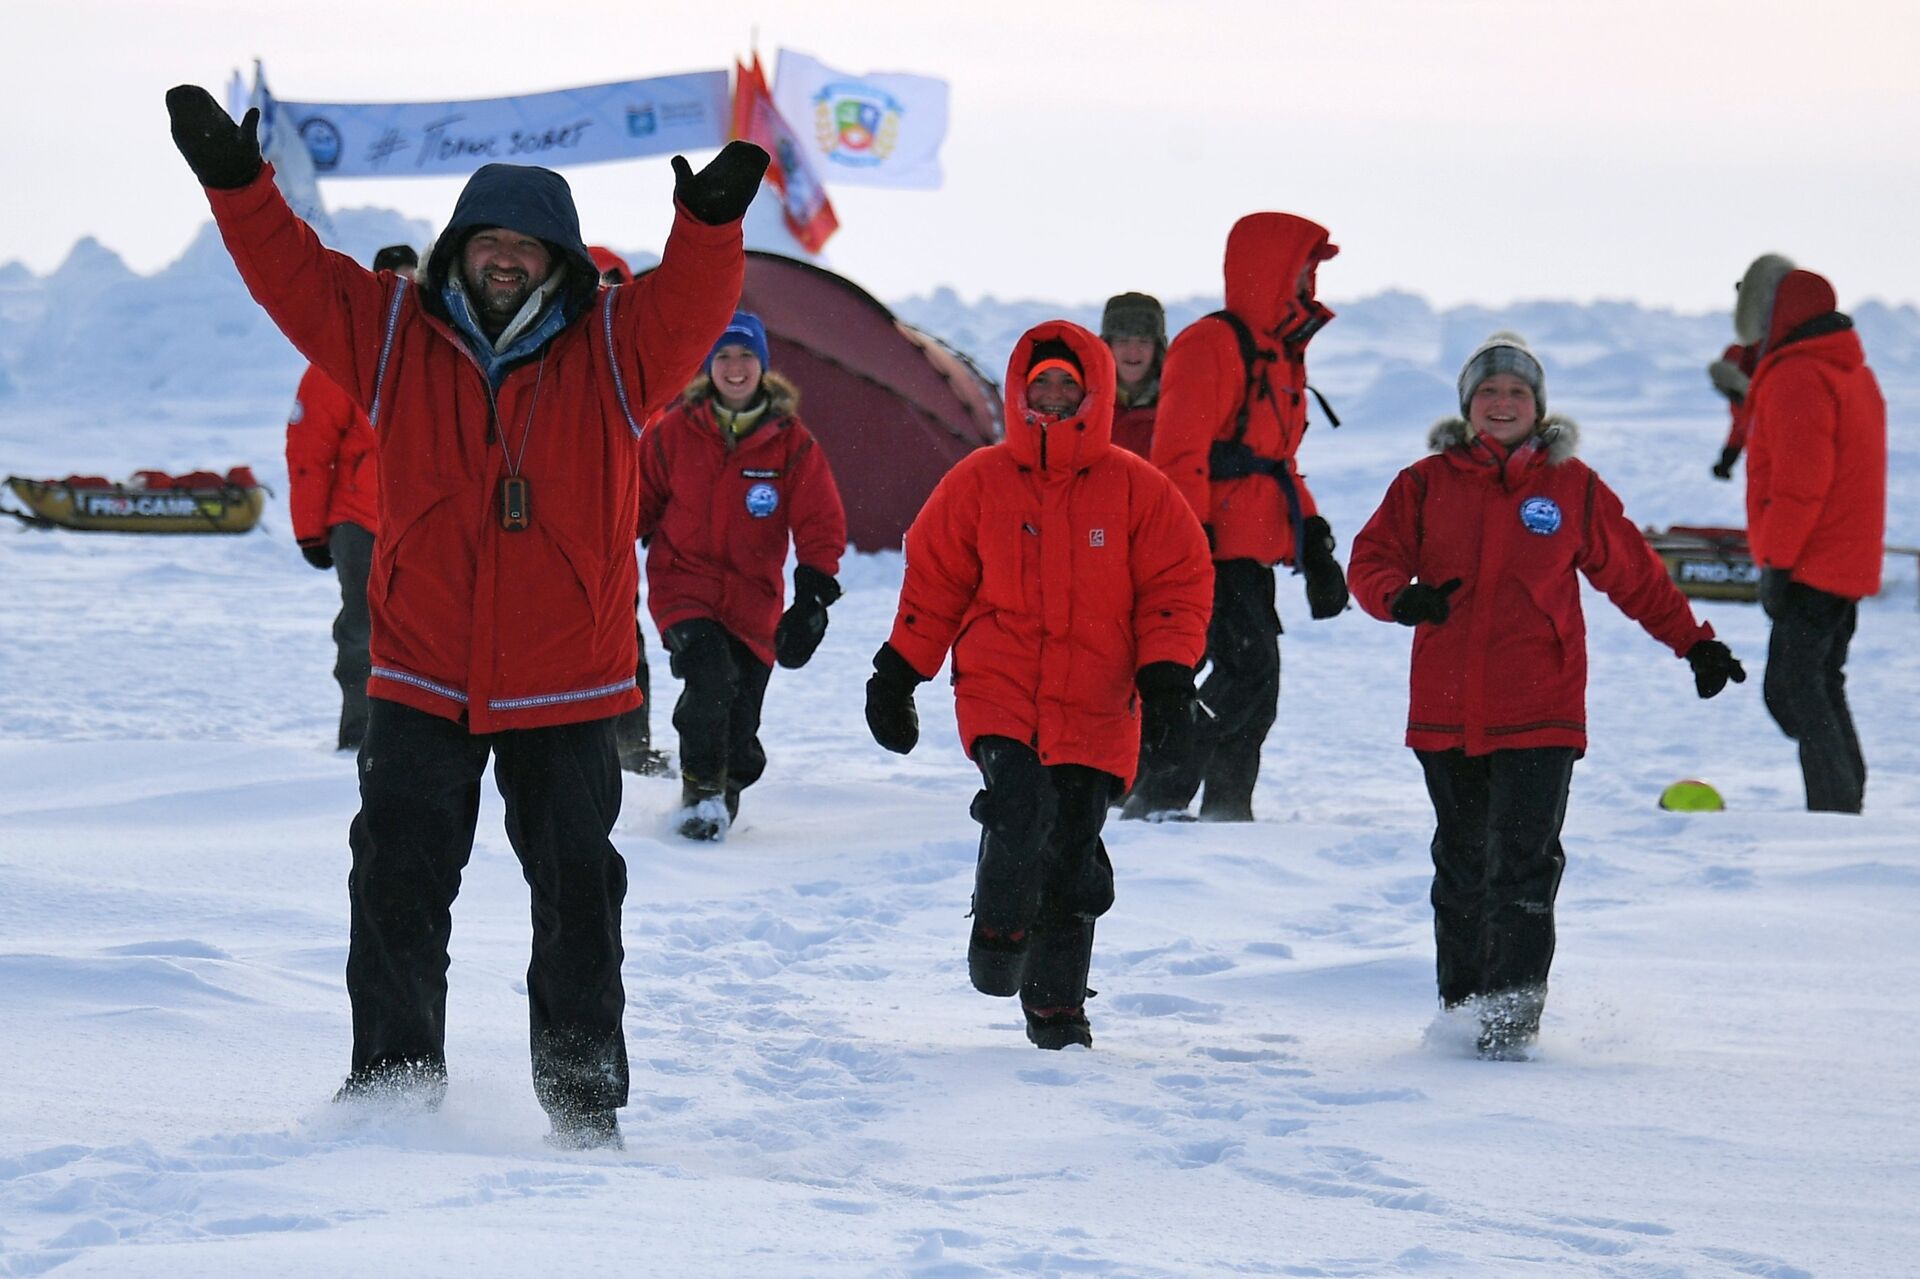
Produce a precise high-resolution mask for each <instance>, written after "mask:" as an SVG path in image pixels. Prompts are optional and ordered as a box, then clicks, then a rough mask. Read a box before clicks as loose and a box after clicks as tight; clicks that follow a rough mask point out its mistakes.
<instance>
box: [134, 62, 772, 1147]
mask: <svg viewBox="0 0 1920 1279" xmlns="http://www.w3.org/2000/svg"><path fill="white" fill-rule="evenodd" d="M167 110H168V113H169V115H170V116H171V119H172V131H173V139H174V143H175V145H176V146H178V148H179V149H180V152H181V154H182V155H183V156H184V157H185V158H186V161H187V163H188V165H189V166H190V167H191V168H192V170H193V172H194V175H195V176H196V177H197V178H198V179H199V181H200V183H201V185H202V186H203V187H204V188H205V189H206V193H207V200H208V203H209V204H210V205H211V206H212V209H213V215H214V220H215V222H216V223H217V224H218V226H219V228H220V233H221V235H222V237H223V238H224V239H225V241H226V244H227V248H228V251H229V252H230V253H231V254H232V255H233V260H234V265H235V266H236V267H238V268H239V271H240V276H241V278H242V280H244V281H245V282H246V285H247V288H248V290H249V291H250V292H251V293H252V294H253V297H254V299H255V300H256V301H258V302H259V303H260V304H261V306H262V307H264V308H265V309H266V311H267V313H268V314H269V315H271V316H272V317H273V320H274V322H275V323H276V324H277V325H279V327H280V329H281V331H282V332H283V333H285V334H286V335H287V337H288V338H289V339H290V340H291V341H292V342H293V344H294V346H296V347H298V348H299V349H300V350H301V352H302V353H304V354H305V355H306V356H307V358H308V359H310V360H312V361H313V363H314V364H315V365H317V366H318V367H319V368H320V370H321V371H322V372H324V373H325V374H326V375H327V376H328V377H331V378H332V379H333V380H334V381H335V382H337V383H339V384H340V386H341V388H342V389H343V390H344V391H346V392H347V394H348V395H350V396H351V397H353V398H354V399H355V400H357V401H358V402H359V403H361V404H364V405H366V406H367V416H368V419H369V420H370V421H371V422H372V424H373V428H374V432H375V434H376V436H377V438H378V440H379V462H380V475H381V482H380V500H379V503H378V513H379V520H380V537H379V540H378V541H377V543H376V544H375V548H374V563H373V571H372V579H371V583H370V586H369V590H368V598H369V602H370V606H371V612H372V616H373V645H372V647H373V658H372V675H371V678H370V679H369V680H368V685H367V691H368V694H369V698H370V705H369V708H368V723H367V735H366V739H365V741H364V742H363V743H362V744H361V750H360V812H359V815H358V816H356V817H355V818H354V820H353V825H352V828H351V831H350V835H349V842H350V844H351V847H352V851H353V869H352V872H351V874H350V875H349V877H348V898H349V903H350V907H351V918H352V922H351V934H350V937H349V942H348V951H347V991H348V994H349V996H350V997H351V999H352V1003H353V1062H352V1069H351V1071H350V1073H349V1074H348V1076H347V1080H346V1082H345V1083H344V1084H343V1085H342V1086H341V1089H340V1092H339V1094H338V1097H337V1099H338V1100H342V1101H348V1100H353V1099H356V1098H364V1097H378V1096H385V1095H394V1094H400V1095H403V1096H405V1097H407V1098H409V1099H411V1100H412V1101H414V1102H416V1103H418V1104H424V1105H427V1106H436V1105H438V1104H439V1100H440V1097H441V1095H442V1094H443V1093H444V1091H445V1088H446V1077H447V1067H446V974H447V964H448V957H447V941H448V937H449V935H450V933H451V930H452V915H451V909H452V905H453V900H454V897H455V895H456V894H457V893H458V891H459V886H460V873H461V870H462V869H463V868H464V867H465V865H466V863H467V859H468V857H469V856H470V855H471V852H472V848H473V838H474V824H475V821H476V818H477V816H478V812H479V806H480V784H481V779H482V777H483V776H484V774H485V772H486V768H487V764H488V760H489V758H491V759H492V761H493V764H494V779H495V784H496V785H497V786H498V787H499V789H500V792H501V795H502V796H503V797H504V798H505V800H506V830H507V838H508V840H509V842H511V844H512V845H513V849H514V852H515V854H516V855H517V856H518V857H519V859H520V862H521V867H522V870H523V872H524V874H525V876H526V879H527V883H528V885H529V887H530V888H531V889H532V893H533V956H532V961H531V963H530V964H529V966H528V969H527V995H528V1004H529V1010H530V1014H531V1035H530V1039H531V1051H532V1058H533V1078H534V1090H535V1093H536V1094H537V1096H538V1097H539V1100H540V1103H541V1105H542V1107H543V1108H544V1109H545V1110H546V1111H547V1113H548V1115H549V1116H550V1117H551V1118H552V1121H553V1134H552V1140H554V1141H555V1142H556V1143H558V1144H562V1145H571V1146H618V1145H619V1144H620V1130H619V1122H618V1117H617V1111H618V1109H619V1108H620V1107H621V1106H623V1105H625V1104H626V1100H627V1082H628V1081H627V1054H626V1042H625V1039H624V1036H623V1033H622V1028H621V1013H622V1009H623V1007H624V1004H625V992H624V990H623V988H622V986H621V981H620V964H621V959H622V956H623V953H624V952H623V950H622V946H621V938H620V908H621V903H622V900H623V899H624V897H625V895H626V865H625V863H624V862H623V861H622V860H621V857H620V854H619V852H618V851H617V850H616V849H615V848H614V846H613V843H612V841H611V840H610V839H609V834H610V833H611V831H612V829H613V824H614V821H615V819H616V818H617V816H618V814H619V811H620V770H619V763H618V760H617V758H616V756H615V746H614V728H613V722H614V717H615V716H616V715H618V714H619V713H620V712H621V711H624V710H627V709H628V708H630V707H632V706H633V705H634V704H635V703H636V702H637V701H638V700H639V696H640V692H639V689H638V688H636V687H635V685H634V679H633V673H634V660H635V659H634V647H633V623H632V612H631V610H632V605H633V599H634V595H635V592H636V590H637V587H638V566H637V563H636V561H635V557H634V549H633V529H634V524H635V520H636V517H637V515H638V505H637V501H638V493H637V485H636V484H635V482H634V475H635V471H636V469H637V467H638V464H639V450H640V424H641V423H642V422H643V421H644V420H645V418H646V415H647V414H648V413H649V412H650V411H651V410H652V408H653V407H654V406H656V405H657V404H659V403H660V402H662V401H664V400H665V399H666V397H667V396H668V395H670V394H671V393H672V392H671V389H670V388H674V387H678V386H682V385H684V384H685V382H686V379H687V378H688V377H689V376H690V375H691V373H692V372H693V370H694V369H695V368H696V367H698V362H699V360H700V358H701V356H702V355H703V354H704V353H705V352H706V350H707V348H708V347H709V346H710V345H711V343H712V341H713V337H714V335H715V334H716V333H718V332H719V331H720V330H721V329H722V328H724V327H725V325H726V318H727V316H728V315H729V314H731V313H732V309H733V305H734V302H735V300H736V299H737V298H738V296H739V291H740V285H741V281H742V278H743V275H744V269H745V267H744V264H745V255H744V253H743V251H742V248H741V237H740V218H741V216H742V215H743V214H744V213H745V212H746V208H747V204H748V203H749V201H751V200H752V198H753V195H754V192H755V191H756V190H757V189H758V187H759V183H760V177H761V174H762V173H763V172H764V171H765V168H766V164H767V156H766V153H765V152H763V151H761V150H760V149H759V148H758V147H754V146H752V145H750V144H747V143H740V142H736V143H733V144H730V145H729V146H728V147H727V148H726V149H725V150H723V151H722V152H721V153H720V155H719V157H718V158H717V159H715V160H714V161H713V162H712V163H710V164H709V165H708V166H707V167H706V168H705V169H703V170H701V171H700V172H699V173H697V174H696V173H694V172H692V170H691V169H690V167H689V166H688V165H687V163H686V161H685V160H684V159H681V158H679V157H675V158H674V162H673V165H674V170H675V175H676V182H675V204H676V207H677V209H678V214H677V216H676V218H675V221H674V225H673V230H672V232H671V233H670V235H669V236H668V240H667V244H666V251H665V253H664V255H663V258H662V262H661V265H660V267H659V269H658V270H656V271H655V272H654V273H653V274H652V275H651V276H649V277H648V279H647V280H646V281H644V282H642V283H640V284H636V285H634V286H632V287H627V288H620V289H602V288H601V287H600V278H599V272H598V271H597V270H596V269H595V267H594V264H593V261H592V259H591V258H589V257H588V255H587V250H586V245H585V244H584V243H582V242H581V238H580V231H579V216H578V214H577V213H576V212H575V209H574V204H573V197H572V193H571V192H570V190H569V189H568V187H567V183H566V180H565V179H563V178H562V177H561V176H560V175H559V174H557V173H554V172H552V171H550V170H547V169H540V168H532V167H523V166H517V165H507V164H489V165H486V166H484V167H482V168H481V169H479V170H478V171H477V172H475V173H474V175H473V176H472V178H470V179H469V180H468V182H467V184H466V187H465V189H464V190H463V191H462V192H461V194H460V198H459V200H458V201H457V202H456V204H455V206H454V211H453V215H452V217H451V218H450V219H449V220H448V223H447V226H446V228H445V230H444V231H443V232H442V233H441V235H440V236H439V238H438V240H437V241H436V242H435V245H434V248H433V251H432V253H431V254H430V256H429V257H428V260H427V264H426V267H425V269H424V270H423V271H422V272H421V273H420V278H419V279H418V280H417V281H408V280H404V279H399V278H395V277H391V276H386V275H375V274H373V273H371V272H369V271H367V270H366V269H364V268H362V267H360V266H359V265H357V264H356V263H354V262H353V261H351V260H350V259H348V258H345V257H342V256H341V255H340V254H337V253H334V252H331V251H330V250H328V249H326V248H325V247H323V246H322V245H321V243H320V241H319V239H318V238H317V237H315V235H314V234H313V232H312V231H311V230H310V229H309V228H308V227H307V226H306V224H305V223H303V222H301V221H300V219H299V218H298V217H296V216H295V215H294V213H293V212H292V210H291V209H289V208H288V207H287V204H286V201H285V200H283V199H282V198H281V196H280V193H279V192H278V191H277V190H276V189H275V187H274V183H273V174H272V171H271V169H270V168H268V167H267V166H266V165H264V164H263V163H262V161H261V158H260V148H259V142H258V136H257V133H256V127H255V126H256V121H257V118H258V112H257V111H250V112H248V113H247V117H246V120H245V122H244V124H242V125H235V123H234V122H233V120H232V119H231V118H230V117H229V116H228V115H227V113H226V112H225V111H223V110H221V109H220V107H219V106H218V105H217V104H216V103H215V102H214V100H213V98H212V97H211V96H210V95H209V94H208V93H207V92H206V90H204V89H201V88H198V87H196V86H191V85H182V86H179V87H177V88H174V89H172V90H170V91H169V92H168V94H167Z"/></svg>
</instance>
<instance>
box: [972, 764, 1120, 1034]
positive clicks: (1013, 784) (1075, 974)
mask: <svg viewBox="0 0 1920 1279" xmlns="http://www.w3.org/2000/svg"><path fill="white" fill-rule="evenodd" d="M973 760H974V763H975V764H977V765H978V766H979V768H980V776H981V778H982V779H983V780H984V781H985V782H986V789H985V790H982V791H981V792H980V793H979V794H977V795H975V796H974V800H973V809H972V813H973V818H974V820H975V821H977V822H979V823H980V827H981V830H980V859H979V861H978V863H977V864H976V867H975V870H974V888H973V916H974V921H975V924H976V925H977V926H978V927H982V928H987V929H991V930H993V931H994V932H995V933H997V934H1000V935H1002V936H1005V935H1010V934H1019V933H1024V934H1026V936H1027V938H1028V942H1027V952H1026V969H1025V972H1026V975H1025V977H1024V979H1023V980H1022V982H1021V985H1020V1002H1021V1003H1022V1004H1024V1005H1025V1006H1026V1007H1028V1008H1078V1007H1080V1005H1081V1004H1083V1003H1085V1002H1086V996H1087V973H1088V970H1089V969H1090V967H1091V965H1092V961H1093V921H1094V920H1095V919H1097V918H1099V917H1100V916H1101V915H1104V914H1106V913H1107V911H1108V910H1109V909H1111V908H1112V906H1113V863H1112V862H1111V861H1109V860H1108V858H1107V846H1106V844H1105V842H1104V841H1102V840H1101V838H1100V829H1101V827H1103V826H1105V825H1106V822H1107V806H1108V805H1109V804H1111V803H1112V802H1113V798H1114V796H1116V795H1117V794H1119V793H1120V788H1121V782H1120V779H1119V778H1118V777H1115V776H1114V775H1113V774H1112V773H1106V772H1102V771H1100V770H1099V769H1097V768H1088V767H1085V766H1084V765H1081V764H1042V763H1041V762H1040V756H1039V755H1038V754H1036V753H1035V752H1034V750H1033V748H1032V747H1030V746H1028V745H1026V743H1024V742H1017V741H1014V740H1013V739H1012V738H1010V737H982V738H980V739H978V740H977V741H975V742H974V744H973Z"/></svg>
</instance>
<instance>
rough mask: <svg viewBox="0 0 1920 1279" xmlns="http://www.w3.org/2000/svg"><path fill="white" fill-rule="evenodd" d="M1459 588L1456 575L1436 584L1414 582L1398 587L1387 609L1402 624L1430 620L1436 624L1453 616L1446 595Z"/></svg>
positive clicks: (1451, 607) (1416, 623) (1413, 624)
mask: <svg viewBox="0 0 1920 1279" xmlns="http://www.w3.org/2000/svg"><path fill="white" fill-rule="evenodd" d="M1459 589H1460V579H1459V578H1457V577H1450V578H1448V579H1447V580H1446V581H1444V582H1442V583H1440V585H1438V586H1428V585H1427V584H1426V583H1425V582H1414V583H1412V584H1411V585H1408V586H1403V587H1401V588H1400V593H1399V594H1398V595H1395V596H1394V597H1393V602H1392V603H1390V604H1388V605H1387V611H1388V612H1390V613H1392V614H1393V620H1394V621H1396V622H1398V623H1400V625H1402V626H1418V625H1420V623H1422V622H1432V623H1433V624H1434V625H1435V626H1438V625H1439V624H1440V623H1442V622H1444V621H1446V620H1447V619H1448V618H1449V617H1451V616H1453V605H1452V604H1450V603H1449V602H1448V601H1447V596H1449V595H1451V594H1453V593H1454V592H1455V591H1457V590H1459Z"/></svg>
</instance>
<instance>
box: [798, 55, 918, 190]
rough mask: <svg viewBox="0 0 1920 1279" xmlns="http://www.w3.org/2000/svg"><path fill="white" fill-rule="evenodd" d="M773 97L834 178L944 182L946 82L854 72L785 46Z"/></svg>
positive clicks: (881, 183) (882, 183) (853, 182)
mask: <svg viewBox="0 0 1920 1279" xmlns="http://www.w3.org/2000/svg"><path fill="white" fill-rule="evenodd" d="M773 104H774V106H776V107H778V108H779V110H780V114H781V115H782V116H783V117H785V118H786V120H787V121H788V122H789V123H790V124H792V125H793V130H794V132H795V133H797V134H799V135H800V136H801V137H802V138H803V139H805V140H807V141H809V142H811V143H812V144H813V147H814V148H815V149H816V151H817V153H818V155H819V157H820V158H819V169H820V176H821V177H822V178H823V179H825V180H826V181H827V182H828V183H829V184H833V183H844V184H845V185H848V186H870V187H913V188H918V189H920V190H932V189H933V188H935V187H937V186H939V185H940V179H941V174H940V144H941V143H942V142H944V141H946V138H947V82H946V81H945V80H936V79H934V78H933V77H931V76H921V75H898V74H885V75H849V74H847V73H846V72H844V71H836V70H834V69H833V68H832V67H830V66H828V65H826V64H825V63H824V62H820V61H818V60H817V59H814V58H810V57H808V56H807V55H806V54H804V53H795V52H794V51H793V50H791V49H782V50H780V63H779V66H778V68H777V70H776V71H775V72H774V80H773Z"/></svg>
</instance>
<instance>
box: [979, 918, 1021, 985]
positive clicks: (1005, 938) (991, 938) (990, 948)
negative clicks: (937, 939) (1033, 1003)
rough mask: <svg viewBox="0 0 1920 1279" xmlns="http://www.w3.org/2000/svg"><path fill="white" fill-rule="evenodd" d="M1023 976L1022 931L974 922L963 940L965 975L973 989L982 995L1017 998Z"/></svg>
mask: <svg viewBox="0 0 1920 1279" xmlns="http://www.w3.org/2000/svg"><path fill="white" fill-rule="evenodd" d="M1026 975H1027V932H1026V930H1025V929H1014V930H1011V931H1006V932H1001V931H998V930H995V929H992V928H987V927H984V926H982V925H981V924H980V923H979V921H977V920H976V921H975V922H974V925H973V935H972V936H971V937H970V938H968V939H967V976H968V977H970V978H972V979H973V988H974V989H975V990H977V991H979V992H980V993H981V994H983V995H998V996H1006V995H1017V994H1019V993H1020V984H1021V983H1022V982H1023V981H1025V980H1026Z"/></svg>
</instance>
